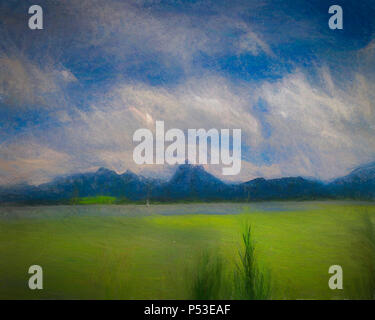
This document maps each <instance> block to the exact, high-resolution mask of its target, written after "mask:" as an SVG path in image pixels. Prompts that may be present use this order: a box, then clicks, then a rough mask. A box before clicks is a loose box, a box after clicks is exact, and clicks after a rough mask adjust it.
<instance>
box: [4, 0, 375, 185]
mask: <svg viewBox="0 0 375 320" xmlns="http://www.w3.org/2000/svg"><path fill="white" fill-rule="evenodd" d="M33 4H35V3H34V2H31V1H22V2H20V1H16V0H14V1H11V0H9V1H6V0H4V1H2V2H1V4H0V15H1V22H0V39H1V41H0V112H1V118H0V137H1V141H0V184H5V183H19V182H28V183H34V184H38V183H41V182H44V181H48V180H50V179H51V178H53V177H54V176H56V175H61V174H69V173H73V172H80V171H87V170H95V169H96V168H98V167H101V166H104V167H107V168H110V169H113V170H116V171H118V172H122V171H124V170H126V169H131V170H133V171H135V172H139V173H142V174H155V173H158V174H161V173H163V174H165V175H168V174H170V172H171V168H168V167H165V166H142V167H140V166H137V165H135V163H134V161H133V159H132V152H133V149H134V146H135V145H134V143H133V142H132V135H133V133H134V131H135V130H136V129H138V128H150V129H153V128H154V122H155V121H156V120H164V121H165V123H166V127H167V128H180V129H183V130H184V129H187V128H206V129H210V128H217V129H220V128H241V130H242V134H243V145H242V150H243V152H242V159H243V161H242V170H241V174H240V175H239V176H235V177H232V178H233V179H235V180H240V181H244V180H248V179H251V178H255V177H260V176H264V177H267V178H271V177H280V176H295V175H302V176H309V177H314V178H319V179H324V180H327V179H331V178H334V177H336V176H339V175H342V174H345V173H347V172H348V170H350V169H351V168H353V167H355V166H358V165H360V164H363V163H366V162H370V161H373V160H375V139H374V136H375V106H374V101H375V99H374V98H375V97H374V95H375V90H374V89H375V82H374V80H375V67H374V66H375V64H374V62H375V55H374V53H375V40H374V33H375V19H374V16H375V2H374V1H360V2H358V1H333V2H330V1H297V0H295V1H285V0H283V1H281V0H280V1H269V0H267V1H262V0H261V1H250V0H248V1H119V0H107V1H103V0H90V1H89V0H80V1H78V0H66V1H57V0H44V1H42V2H40V3H39V4H40V5H41V6H42V8H43V10H44V30H34V31H32V30H29V29H28V18H29V15H28V14H27V11H28V8H29V6H31V5H33ZM333 4H338V5H341V6H342V8H343V10H344V30H330V29H329V28H328V19H329V17H330V15H329V14H328V8H329V6H330V5H333ZM207 170H209V171H210V172H212V173H214V174H216V175H218V176H220V172H221V166H208V167H207Z"/></svg>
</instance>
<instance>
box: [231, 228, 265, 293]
mask: <svg viewBox="0 0 375 320" xmlns="http://www.w3.org/2000/svg"><path fill="white" fill-rule="evenodd" d="M242 242H243V248H242V249H240V251H239V257H240V261H239V263H237V266H236V271H235V274H234V289H235V292H234V293H235V298H238V299H243V300H266V299H269V298H270V296H271V286H270V277H269V274H268V273H266V272H262V271H261V270H260V268H259V266H258V263H257V260H256V256H255V243H254V240H253V239H252V234H251V226H247V227H246V228H245V231H244V232H243V234H242Z"/></svg>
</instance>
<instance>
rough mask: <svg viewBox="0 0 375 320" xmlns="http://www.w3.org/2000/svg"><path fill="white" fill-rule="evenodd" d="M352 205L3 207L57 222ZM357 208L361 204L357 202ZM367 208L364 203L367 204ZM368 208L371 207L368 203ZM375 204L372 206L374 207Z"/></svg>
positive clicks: (10, 215) (1, 210) (2, 213)
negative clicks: (74, 218)
mask: <svg viewBox="0 0 375 320" xmlns="http://www.w3.org/2000/svg"><path fill="white" fill-rule="evenodd" d="M335 203H336V204H337V203H341V204H348V205H350V204H352V203H353V202H350V201H345V202H334V201H312V202H258V203H207V204H204V203H192V204H158V205H151V206H149V207H147V206H146V205H79V206H63V205H61V206H25V207H0V218H1V219H21V218H42V217H43V218H54V217H69V216H75V215H78V216H133V217H134V216H148V215H155V214H156V215H183V214H239V213H241V212H244V211H245V210H246V211H248V210H251V211H255V212H260V211H262V212H275V211H304V210H314V209H319V208H321V207H322V206H324V205H329V204H335ZM356 204H357V205H358V204H359V202H356ZM364 204H365V203H364ZM366 204H367V205H368V204H369V203H366ZM372 204H373V203H372Z"/></svg>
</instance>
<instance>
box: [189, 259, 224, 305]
mask: <svg viewBox="0 0 375 320" xmlns="http://www.w3.org/2000/svg"><path fill="white" fill-rule="evenodd" d="M189 278H190V277H189ZM189 282H190V283H191V298H192V299H194V300H215V299H220V292H221V289H222V284H223V261H222V259H221V257H220V256H214V255H213V254H210V253H208V252H204V253H203V254H202V255H201V256H200V257H199V259H198V264H197V267H196V269H195V270H194V272H193V273H192V275H191V279H190V281H189Z"/></svg>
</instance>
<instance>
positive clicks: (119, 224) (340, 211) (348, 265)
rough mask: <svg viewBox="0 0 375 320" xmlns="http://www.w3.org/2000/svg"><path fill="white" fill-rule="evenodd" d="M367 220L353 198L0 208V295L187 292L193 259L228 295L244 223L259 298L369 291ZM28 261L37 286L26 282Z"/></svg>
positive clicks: (178, 295) (366, 208)
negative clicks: (263, 292) (263, 284)
mask: <svg viewBox="0 0 375 320" xmlns="http://www.w3.org/2000/svg"><path fill="white" fill-rule="evenodd" d="M103 199H104V198H103ZM87 201H88V203H90V199H88V200H87ZM103 201H109V200H108V199H104V200H103ZM105 203H108V202H105ZM181 208H182V209H181ZM212 208H214V210H213V209H212ZM205 212H208V213H205ZM374 223H375V205H374V203H356V202H306V203H303V202H296V203H292V202H291V203H271V204H270V203H264V204H251V203H250V204H249V203H244V204H215V205H211V206H210V205H204V204H192V205H191V206H186V205H178V204H171V205H151V206H150V207H146V206H142V205H138V206H136V205H104V204H103V205H90V206H85V205H80V206H73V205H72V206H50V207H43V206H41V207H19V208H17V207H7V208H0V298H1V299H190V298H196V297H197V296H196V292H197V290H196V289H197V288H196V287H194V285H197V283H198V286H199V285H200V282H199V281H197V277H198V276H199V270H200V268H202V261H203V264H204V265H203V267H204V268H208V267H206V266H210V265H212V266H213V269H212V270H216V271H217V272H214V273H212V272H210V270H208V272H209V273H211V274H215V276H214V277H220V279H219V280H218V281H216V280H217V279H213V282H214V284H213V285H212V286H210V287H209V288H208V289H204V290H203V291H207V290H211V291H213V295H212V298H219V299H235V298H237V297H238V296H237V295H236V294H235V293H236V285H235V283H236V281H237V282H238V279H239V278H238V277H237V280H234V279H235V278H236V274H237V273H238V266H239V265H240V263H241V261H240V253H241V251H242V250H243V238H242V235H243V230H244V229H245V228H246V227H247V226H251V237H252V240H253V243H254V247H255V250H254V259H256V262H257V265H258V268H259V270H260V272H262V274H264V275H265V277H267V281H269V283H270V295H269V297H268V298H270V299H360V298H365V299H370V298H372V294H373V292H374V291H373V290H374V289H375V286H374V284H375V281H374V280H373V278H374V274H375V268H374V266H375V249H374V243H375V242H374V239H375V237H374V236H373V232H374V230H373V224H374ZM202 257H203V258H202ZM202 259H203V260H202ZM217 261H220V267H217V268H216V267H215V264H216V265H217ZM34 264H36V265H40V266H41V267H42V268H43V276H44V282H43V286H44V289H43V290H30V289H29V288H28V279H29V277H30V275H29V274H28V268H29V267H30V266H31V265H34ZM331 265H340V266H341V267H342V268H343V284H344V288H343V290H331V289H329V287H328V280H329V277H330V276H331V275H330V274H329V273H328V269H329V267H330V266H331ZM203 272H207V270H206V271H203ZM198 280H199V279H198ZM203 288H205V287H204V286H203ZM194 290H195V291H194ZM209 298H210V297H209Z"/></svg>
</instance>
